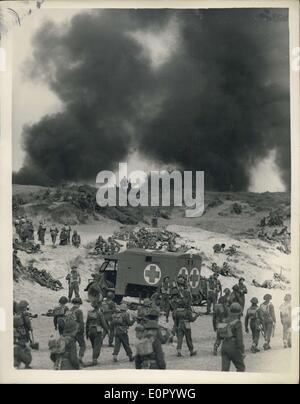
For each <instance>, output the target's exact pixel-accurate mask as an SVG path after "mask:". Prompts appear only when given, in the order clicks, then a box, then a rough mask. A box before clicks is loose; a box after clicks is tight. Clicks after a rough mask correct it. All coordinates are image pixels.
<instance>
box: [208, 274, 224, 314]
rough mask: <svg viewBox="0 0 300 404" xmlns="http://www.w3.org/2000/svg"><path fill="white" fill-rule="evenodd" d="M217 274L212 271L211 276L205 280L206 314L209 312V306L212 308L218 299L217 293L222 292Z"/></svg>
mask: <svg viewBox="0 0 300 404" xmlns="http://www.w3.org/2000/svg"><path fill="white" fill-rule="evenodd" d="M218 276H219V274H217V273H214V274H213V275H212V276H210V277H209V278H208V281H207V310H206V314H210V311H211V306H213V309H214V307H215V304H216V302H217V300H218V294H219V293H222V286H221V283H220V281H219V280H218Z"/></svg>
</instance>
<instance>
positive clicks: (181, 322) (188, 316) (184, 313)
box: [174, 300, 200, 357]
mask: <svg viewBox="0 0 300 404" xmlns="http://www.w3.org/2000/svg"><path fill="white" fill-rule="evenodd" d="M198 315H200V314H193V313H192V310H191V308H190V307H189V306H187V305H186V304H185V302H184V301H183V300H180V301H179V302H178V307H177V309H176V310H175V313H174V321H175V323H176V330H177V356H178V357H181V356H182V354H181V348H182V342H183V338H184V337H185V339H186V343H187V346H188V348H189V351H190V356H194V355H197V351H195V350H194V346H193V340H192V330H191V322H194V321H195V320H196V319H197V317H198Z"/></svg>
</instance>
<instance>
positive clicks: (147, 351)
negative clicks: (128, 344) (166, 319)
mask: <svg viewBox="0 0 300 404" xmlns="http://www.w3.org/2000/svg"><path fill="white" fill-rule="evenodd" d="M157 330H158V325H157V324H156V323H155V322H150V321H149V322H148V323H147V325H146V326H145V331H144V333H145V334H146V335H145V337H144V338H141V339H139V340H138V343H137V344H136V355H135V367H136V369H166V362H165V358H164V353H163V350H162V346H161V342H160V340H159V338H158V337H157Z"/></svg>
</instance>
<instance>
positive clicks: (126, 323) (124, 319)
mask: <svg viewBox="0 0 300 404" xmlns="http://www.w3.org/2000/svg"><path fill="white" fill-rule="evenodd" d="M119 310H120V311H119V312H118V313H116V314H114V315H113V318H112V324H113V325H114V327H115V347H114V351H113V357H114V361H115V362H116V361H117V356H118V354H119V352H120V348H121V345H123V348H124V349H125V352H126V354H127V356H128V358H129V360H130V361H132V360H133V356H132V350H131V348H130V344H129V338H128V329H129V327H130V326H131V325H133V324H134V322H135V320H131V319H130V316H129V313H128V312H127V311H126V307H125V305H121V307H120V308H119Z"/></svg>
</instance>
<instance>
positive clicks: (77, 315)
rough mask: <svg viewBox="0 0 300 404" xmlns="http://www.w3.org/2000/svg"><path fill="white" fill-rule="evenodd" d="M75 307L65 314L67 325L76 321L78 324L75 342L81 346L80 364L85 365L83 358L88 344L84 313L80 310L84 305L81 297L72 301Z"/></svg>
mask: <svg viewBox="0 0 300 404" xmlns="http://www.w3.org/2000/svg"><path fill="white" fill-rule="evenodd" d="M72 304H73V306H72V307H71V309H70V310H68V311H67V312H66V314H65V323H66V324H67V323H68V322H69V321H76V322H77V324H78V331H77V334H76V335H75V340H76V342H78V345H79V362H80V363H81V364H82V363H83V357H84V353H85V350H86V344H85V339H84V320H83V312H82V310H81V309H80V306H81V305H82V300H81V299H80V297H74V299H73V300H72Z"/></svg>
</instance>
